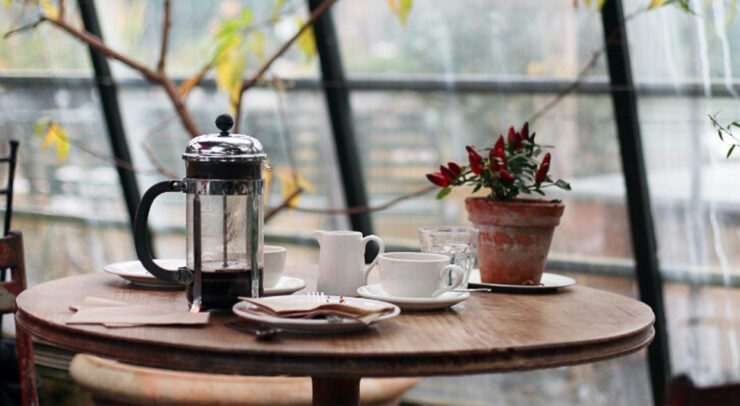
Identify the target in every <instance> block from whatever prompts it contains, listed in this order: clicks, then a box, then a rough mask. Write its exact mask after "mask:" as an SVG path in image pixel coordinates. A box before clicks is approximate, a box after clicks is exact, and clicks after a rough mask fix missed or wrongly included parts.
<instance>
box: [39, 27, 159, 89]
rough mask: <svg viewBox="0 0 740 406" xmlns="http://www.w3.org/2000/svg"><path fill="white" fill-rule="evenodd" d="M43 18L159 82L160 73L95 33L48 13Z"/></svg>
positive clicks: (102, 52)
mask: <svg viewBox="0 0 740 406" xmlns="http://www.w3.org/2000/svg"><path fill="white" fill-rule="evenodd" d="M41 19H42V20H44V21H48V22H50V23H51V24H53V25H55V26H56V27H58V28H60V29H61V30H62V31H65V32H67V33H68V34H70V35H72V36H73V37H75V38H77V39H78V40H80V41H82V42H84V43H86V44H87V45H89V46H90V47H91V48H92V49H94V50H96V51H98V52H100V53H101V54H103V55H105V56H107V57H109V58H113V59H115V60H117V61H119V62H121V63H123V64H124V65H126V66H128V67H130V68H132V69H135V70H137V71H139V72H140V73H141V74H142V75H144V77H146V78H147V79H148V80H150V81H152V82H155V83H159V82H160V80H161V77H160V75H159V74H158V73H157V72H155V71H153V70H152V69H149V68H148V67H146V66H144V65H143V64H141V63H139V62H137V61H135V60H133V59H131V58H129V57H127V56H126V55H123V54H121V53H119V52H117V51H115V50H113V49H111V48H110V47H108V46H107V45H106V44H105V43H104V42H103V41H102V40H101V39H100V38H98V37H96V36H95V35H92V34H90V33H89V32H87V31H84V30H78V29H77V28H75V27H73V26H72V25H70V24H69V23H67V22H66V21H63V20H60V19H58V18H57V19H54V18H51V17H49V16H47V15H42V16H41Z"/></svg>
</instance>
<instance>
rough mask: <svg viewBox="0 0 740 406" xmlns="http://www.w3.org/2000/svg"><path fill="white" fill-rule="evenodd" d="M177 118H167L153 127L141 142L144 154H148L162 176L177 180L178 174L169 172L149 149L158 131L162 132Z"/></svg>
mask: <svg viewBox="0 0 740 406" xmlns="http://www.w3.org/2000/svg"><path fill="white" fill-rule="evenodd" d="M174 118H175V116H174V115H173V116H169V117H166V118H165V119H164V120H162V121H160V122H158V123H157V124H155V125H154V126H152V127H151V128H150V129H149V130H148V131H147V133H146V135H145V136H144V140H142V141H141V148H142V149H143V150H144V153H145V154H146V156H147V158H149V162H150V163H151V164H152V165H153V166H154V167H155V168H157V171H158V172H159V173H161V174H162V175H164V176H166V177H168V178H170V179H176V178H177V174H175V173H174V172H172V171H171V170H169V169H168V168H167V167H166V166H164V164H163V163H162V162H161V161H160V160H159V159H157V156H156V155H155V154H154V151H152V149H151V148H150V147H149V140H150V139H151V138H152V137H153V136H154V135H156V134H157V132H158V131H160V130H162V129H163V128H165V126H167V124H168V123H169V122H170V121H172V120H173V119H174Z"/></svg>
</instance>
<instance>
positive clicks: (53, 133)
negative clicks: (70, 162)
mask: <svg viewBox="0 0 740 406" xmlns="http://www.w3.org/2000/svg"><path fill="white" fill-rule="evenodd" d="M51 145H54V146H55V149H56V153H57V158H59V161H61V162H64V161H66V160H67V155H69V139H68V138H67V131H65V130H64V129H63V128H62V127H61V126H59V124H57V123H55V122H53V121H52V122H51V123H50V124H49V127H48V128H47V130H46V137H44V140H43V141H42V142H41V148H42V149H46V148H48V147H49V146H51Z"/></svg>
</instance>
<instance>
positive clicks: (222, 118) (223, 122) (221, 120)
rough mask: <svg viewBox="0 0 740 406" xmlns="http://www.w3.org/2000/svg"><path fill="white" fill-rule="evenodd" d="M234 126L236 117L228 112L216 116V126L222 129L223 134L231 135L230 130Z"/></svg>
mask: <svg viewBox="0 0 740 406" xmlns="http://www.w3.org/2000/svg"><path fill="white" fill-rule="evenodd" d="M233 126H234V119H233V118H231V116H230V115H228V114H221V115H219V116H218V117H216V127H217V128H218V129H219V130H221V134H219V135H221V136H227V135H229V130H230V129H231V127H233Z"/></svg>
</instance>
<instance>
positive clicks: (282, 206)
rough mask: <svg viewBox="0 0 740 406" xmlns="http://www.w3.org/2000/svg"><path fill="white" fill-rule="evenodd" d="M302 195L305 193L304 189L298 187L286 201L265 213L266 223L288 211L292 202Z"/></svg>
mask: <svg viewBox="0 0 740 406" xmlns="http://www.w3.org/2000/svg"><path fill="white" fill-rule="evenodd" d="M301 193H303V188H302V187H300V186H298V187H297V188H296V189H295V190H294V191H293V193H291V194H289V195H288V196H287V197H286V198H285V199H283V201H282V202H280V204H279V205H277V206H275V207H273V208H271V209H269V210H267V212H266V213H265V220H264V221H265V223H267V222H268V221H270V219H271V218H273V217H274V216H275V215H276V214H278V213H280V212H281V211H283V210H285V209H287V208H288V207H289V205H290V201H291V200H293V199H295V198H296V197H298V196H299V195H300V194H301Z"/></svg>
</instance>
